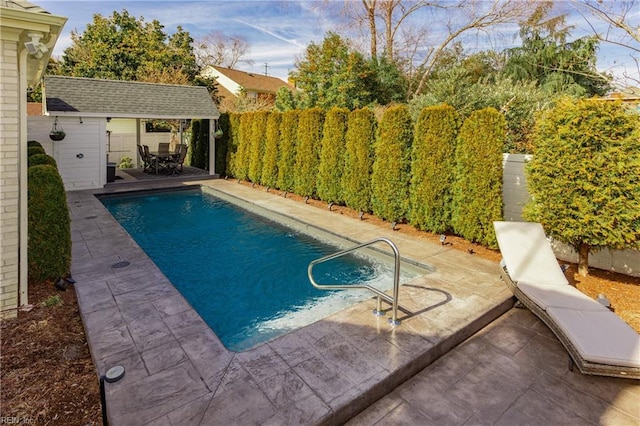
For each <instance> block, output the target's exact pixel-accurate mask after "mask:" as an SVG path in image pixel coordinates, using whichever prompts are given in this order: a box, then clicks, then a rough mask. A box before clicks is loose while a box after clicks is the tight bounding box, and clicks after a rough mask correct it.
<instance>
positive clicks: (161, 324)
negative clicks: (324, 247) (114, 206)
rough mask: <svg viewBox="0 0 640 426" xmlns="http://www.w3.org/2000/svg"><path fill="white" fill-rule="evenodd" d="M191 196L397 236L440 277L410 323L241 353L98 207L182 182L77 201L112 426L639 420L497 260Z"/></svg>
mask: <svg viewBox="0 0 640 426" xmlns="http://www.w3.org/2000/svg"><path fill="white" fill-rule="evenodd" d="M182 185H202V186H203V187H204V186H206V187H210V188H212V189H213V190H215V191H220V192H221V193H224V194H227V196H231V197H235V198H239V199H242V200H244V202H246V203H249V204H252V205H255V206H260V207H264V208H266V209H268V210H270V211H274V212H277V213H279V214H281V215H284V216H286V217H287V218H296V219H298V220H300V221H301V222H303V223H304V224H307V225H308V226H309V227H311V228H315V227H319V228H324V229H327V230H328V231H330V232H331V233H333V234H335V235H340V236H343V237H346V238H348V239H350V240H352V241H359V242H364V241H368V240H371V239H374V238H377V237H381V236H384V237H388V238H390V239H391V240H392V241H394V242H395V243H396V245H397V246H398V248H399V251H400V254H401V255H402V257H403V258H407V259H410V260H412V261H415V262H417V263H421V264H425V265H428V266H429V271H428V273H425V275H422V276H419V277H418V278H416V279H414V280H412V281H410V282H409V283H407V284H405V285H403V286H401V291H400V297H399V300H400V306H401V307H402V311H401V312H400V313H399V319H400V320H401V321H402V323H401V324H400V325H399V326H397V327H391V326H390V325H389V324H388V323H387V318H388V316H387V317H383V318H377V317H375V316H373V315H372V314H371V310H372V309H373V308H374V305H375V303H374V300H373V299H371V300H368V301H366V302H363V303H360V304H358V305H356V306H353V307H351V308H349V309H347V310H345V311H342V312H339V313H337V314H334V315H332V316H330V317H328V318H325V319H323V320H320V321H318V322H316V323H314V324H312V325H309V326H307V327H304V328H302V329H299V330H297V331H295V332H292V333H290V334H288V335H285V336H282V337H280V338H277V339H275V340H273V341H271V342H268V343H266V344H263V345H261V346H258V347H256V348H254V349H252V350H249V351H246V352H239V353H236V352H231V351H228V350H227V349H226V348H225V347H224V346H223V345H222V344H221V343H220V341H219V340H218V338H217V337H216V335H215V334H214V332H213V331H211V329H210V328H209V327H208V326H207V325H206V324H205V323H204V322H203V321H202V319H201V318H200V317H199V315H198V314H197V313H196V312H195V311H194V310H193V309H192V308H191V307H190V305H189V304H188V303H187V302H186V301H185V300H184V299H183V297H182V296H181V295H180V293H178V292H177V290H176V289H175V288H174V287H173V285H172V284H171V283H170V282H169V280H168V279H167V278H166V277H165V276H164V275H163V274H162V272H161V271H160V270H159V269H158V268H157V267H156V266H155V264H154V263H153V262H152V261H151V260H150V259H149V258H148V257H147V256H146V254H145V253H144V252H143V251H142V250H141V249H140V247H139V246H138V245H137V244H136V243H135V242H134V241H133V240H132V239H131V238H130V237H129V235H128V234H127V233H126V232H125V231H124V230H123V229H122V227H121V226H120V225H119V224H118V223H117V222H116V220H115V219H113V217H112V216H111V215H110V214H109V213H108V212H107V210H106V209H105V208H104V207H103V205H102V204H101V203H100V201H99V200H98V199H97V198H96V197H95V194H99V193H114V192H121V191H129V190H138V189H151V188H158V187H162V186H176V183H173V182H154V183H152V184H151V183H141V184H126V185H114V186H108V187H107V188H105V189H103V190H99V191H74V192H69V193H68V194H67V197H68V203H69V206H70V212H71V216H72V239H73V260H72V274H73V277H74V279H75V280H76V281H77V283H76V284H75V289H76V293H77V295H78V301H79V306H80V312H81V315H82V319H83V322H84V325H85V330H86V334H87V339H88V342H89V346H90V348H91V354H92V357H93V360H94V364H95V366H96V369H97V370H98V373H99V374H104V373H105V372H106V371H107V370H108V369H109V368H110V367H111V366H114V365H123V366H124V367H125V369H126V374H125V377H124V378H123V379H122V380H120V381H119V382H117V383H108V384H107V385H106V390H107V408H108V416H109V421H110V424H111V425H147V424H149V425H214V424H215V425H218V424H224V425H249V424H267V425H289V424H343V423H345V422H348V421H349V422H350V424H353V425H370V424H543V423H547V424H548V423H556V422H562V423H565V424H566V423H569V424H638V422H639V421H640V413H639V410H640V409H639V408H638V407H639V405H638V400H640V387H639V386H637V385H636V383H634V382H632V381H629V380H622V379H611V378H598V377H588V376H583V375H581V374H580V373H577V372H569V371H568V370H567V355H566V352H564V350H563V348H562V346H561V345H560V344H559V343H558V341H557V340H555V338H554V337H553V335H552V334H551V332H550V331H549V330H548V329H546V327H545V326H544V325H542V324H541V323H540V322H539V321H538V320H537V319H536V318H535V317H534V316H533V315H532V314H530V313H529V312H528V311H526V310H520V309H511V308H512V306H513V299H512V297H511V294H510V293H509V291H508V290H507V288H506V286H505V285H504V284H503V283H502V282H501V281H500V279H499V276H498V265H497V264H496V263H494V262H490V261H487V260H484V259H481V258H478V257H477V256H473V255H471V254H467V253H464V252H459V251H456V250H453V249H451V248H450V247H448V246H442V245H439V244H432V243H428V242H425V241H424V240H421V239H417V238H411V237H408V236H405V235H400V234H398V233H397V232H394V231H392V230H391V229H381V228H379V227H376V226H374V225H372V224H370V223H367V221H366V220H365V221H359V220H356V219H351V218H347V217H344V216H341V215H339V214H337V213H335V212H334V213H330V212H328V211H327V210H323V209H318V208H316V207H312V206H309V205H305V204H303V203H300V202H295V201H293V200H290V199H287V198H284V197H282V196H280V195H276V194H274V193H273V192H271V193H267V192H266V191H264V190H262V191H259V190H256V189H252V188H248V187H246V186H243V185H239V184H237V183H235V182H232V181H225V180H202V181H192V182H188V183H187V182H185V183H183V184H182ZM211 261H212V262H219V263H220V267H224V259H211ZM125 265H126V266H125ZM309 285H310V284H309ZM505 313H506V315H503V314H505ZM501 315H502V317H501V318H500V319H498V320H497V321H495V320H496V319H497V318H499V317H500V316H501ZM485 326H487V327H485ZM444 354H447V355H446V356H444V357H442V358H441V356H442V355H444ZM434 361H435V362H434ZM425 367H427V368H425ZM376 401H377V402H376Z"/></svg>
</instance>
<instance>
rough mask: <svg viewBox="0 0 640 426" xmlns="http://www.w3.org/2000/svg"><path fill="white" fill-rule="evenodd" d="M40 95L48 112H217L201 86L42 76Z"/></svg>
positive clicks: (186, 115) (184, 115)
mask: <svg viewBox="0 0 640 426" xmlns="http://www.w3.org/2000/svg"><path fill="white" fill-rule="evenodd" d="M43 97H45V98H46V112H47V114H49V115H60V116H62V115H73V116H84V117H92V116H93V117H113V118H158V119H190V118H218V117H219V116H220V112H219V111H218V109H217V108H216V106H215V104H214V103H213V100H212V99H211V96H210V95H209V92H208V91H207V89H206V88H205V87H202V86H181V85H174V84H157V83H141V82H135V81H121V80H100V79H93V78H79V77H62V76H45V77H44V86H43Z"/></svg>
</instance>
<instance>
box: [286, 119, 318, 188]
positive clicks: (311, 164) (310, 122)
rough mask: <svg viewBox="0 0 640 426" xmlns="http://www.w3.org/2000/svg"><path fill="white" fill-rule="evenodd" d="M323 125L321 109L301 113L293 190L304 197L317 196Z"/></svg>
mask: <svg viewBox="0 0 640 426" xmlns="http://www.w3.org/2000/svg"><path fill="white" fill-rule="evenodd" d="M323 125H324V111H323V110H321V109H320V108H310V109H306V110H304V111H302V112H300V117H299V121H298V145H297V149H296V165H295V168H294V171H293V176H294V187H293V189H294V191H295V192H296V193H297V194H298V195H301V196H303V197H314V196H315V195H316V179H317V176H318V164H319V163H320V145H321V141H322V128H323Z"/></svg>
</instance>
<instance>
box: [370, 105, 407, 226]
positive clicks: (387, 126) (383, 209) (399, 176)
mask: <svg viewBox="0 0 640 426" xmlns="http://www.w3.org/2000/svg"><path fill="white" fill-rule="evenodd" d="M412 128H413V124H412V121H411V115H410V114H409V109H408V108H407V107H406V106H405V105H395V106H392V107H390V108H389V109H387V110H386V111H385V112H384V114H383V116H382V119H381V120H380V125H379V127H378V136H377V140H376V144H375V160H374V162H373V171H372V174H371V191H372V192H371V195H372V196H371V206H372V208H373V213H374V214H375V215H376V216H378V217H380V218H382V219H385V220H388V221H390V222H400V221H402V220H403V219H404V218H405V217H406V215H407V213H408V209H409V183H410V176H411V175H410V174H411V141H412V139H413V129H412Z"/></svg>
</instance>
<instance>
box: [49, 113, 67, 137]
mask: <svg viewBox="0 0 640 426" xmlns="http://www.w3.org/2000/svg"><path fill="white" fill-rule="evenodd" d="M66 135H67V134H66V133H65V132H64V130H62V126H61V125H60V123H58V117H56V119H55V120H54V122H53V127H52V128H51V131H50V132H49V139H51V140H52V141H61V140H62V139H64V137H65V136H66Z"/></svg>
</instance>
